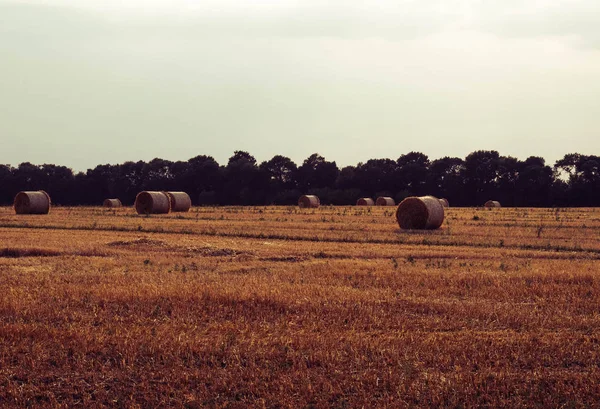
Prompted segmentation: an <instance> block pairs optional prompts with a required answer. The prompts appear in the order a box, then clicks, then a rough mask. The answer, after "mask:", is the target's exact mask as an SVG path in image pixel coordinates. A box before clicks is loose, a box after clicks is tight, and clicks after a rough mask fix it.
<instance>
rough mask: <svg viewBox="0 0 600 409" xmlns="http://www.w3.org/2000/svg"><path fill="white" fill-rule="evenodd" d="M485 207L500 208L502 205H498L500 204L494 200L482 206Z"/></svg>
mask: <svg viewBox="0 0 600 409" xmlns="http://www.w3.org/2000/svg"><path fill="white" fill-rule="evenodd" d="M484 206H485V207H489V208H492V207H502V205H501V204H500V202H498V201H496V200H488V201H487V202H485V204H484Z"/></svg>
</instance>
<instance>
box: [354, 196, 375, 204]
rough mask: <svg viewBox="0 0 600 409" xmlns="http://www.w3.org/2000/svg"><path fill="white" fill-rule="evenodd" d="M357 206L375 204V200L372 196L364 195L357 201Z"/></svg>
mask: <svg viewBox="0 0 600 409" xmlns="http://www.w3.org/2000/svg"><path fill="white" fill-rule="evenodd" d="M356 205H357V206H373V205H375V201H374V200H373V199H371V198H370V197H362V198H360V199H358V200H357V201H356Z"/></svg>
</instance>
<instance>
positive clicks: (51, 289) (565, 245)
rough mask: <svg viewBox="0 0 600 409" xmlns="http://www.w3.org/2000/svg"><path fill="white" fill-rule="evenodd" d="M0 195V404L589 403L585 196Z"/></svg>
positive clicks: (596, 372) (595, 302)
mask: <svg viewBox="0 0 600 409" xmlns="http://www.w3.org/2000/svg"><path fill="white" fill-rule="evenodd" d="M394 211H395V208H391V207H390V208H386V207H322V208H320V209H304V210H301V209H298V208H295V207H245V208H242V207H221V208H193V209H192V210H191V211H190V212H189V213H182V214H170V215H155V216H138V215H137V214H135V212H134V211H133V209H131V208H121V209H116V210H112V209H102V208H60V207H55V208H53V209H52V211H51V213H50V214H49V215H46V216H22V215H15V214H14V211H13V210H12V209H11V208H9V207H4V208H0V289H1V290H0V291H1V292H2V297H0V407H77V406H79V407H86V408H88V407H105V406H109V407H128V408H129V407H132V408H135V407H139V408H148V407H165V408H166V407H188V408H199V407H209V408H212V407H214V408H221V407H226V408H245V407H258V408H263V407H264V408H302V407H306V408H355V407H380V408H381V407H390V408H403V407H407V408H408V407H473V406H478V407H494V408H495V407H507V408H509V407H510V408H516V407H574V408H576V407H592V406H595V405H597V402H599V401H600V367H599V366H600V332H599V329H600V261H599V260H600V209H508V208H502V209H492V210H488V209H473V208H464V209H454V208H450V209H447V211H446V219H445V222H444V224H443V226H442V228H441V229H439V230H435V231H426V232H415V231H401V230H400V229H399V228H398V225H397V223H396V222H395V219H394Z"/></svg>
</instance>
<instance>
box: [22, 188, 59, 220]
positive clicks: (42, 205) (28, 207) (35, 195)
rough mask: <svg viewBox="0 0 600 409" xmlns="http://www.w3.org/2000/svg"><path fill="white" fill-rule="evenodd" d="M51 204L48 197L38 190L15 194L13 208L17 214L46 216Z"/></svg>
mask: <svg viewBox="0 0 600 409" xmlns="http://www.w3.org/2000/svg"><path fill="white" fill-rule="evenodd" d="M51 204H52V201H51V200H50V195H48V193H46V192H44V191H43V190H38V191H33V192H19V193H17V195H16V196H15V201H14V204H13V206H14V208H15V212H16V213H17V214H48V212H49V211H50V205H51Z"/></svg>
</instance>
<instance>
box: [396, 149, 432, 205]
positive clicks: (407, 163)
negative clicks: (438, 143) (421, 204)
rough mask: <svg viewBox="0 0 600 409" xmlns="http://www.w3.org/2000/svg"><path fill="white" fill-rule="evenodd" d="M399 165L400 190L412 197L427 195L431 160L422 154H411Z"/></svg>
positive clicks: (403, 157) (403, 158) (401, 157)
mask: <svg viewBox="0 0 600 409" xmlns="http://www.w3.org/2000/svg"><path fill="white" fill-rule="evenodd" d="M396 163H397V165H398V170H397V180H398V182H399V183H400V186H399V188H400V189H401V190H404V191H406V192H408V193H409V194H410V195H415V196H421V195H424V194H427V179H428V173H429V164H430V163H429V158H428V157H427V155H425V154H423V153H420V152H409V153H407V154H406V155H402V156H400V157H399V158H398V160H397V161H396Z"/></svg>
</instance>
